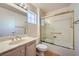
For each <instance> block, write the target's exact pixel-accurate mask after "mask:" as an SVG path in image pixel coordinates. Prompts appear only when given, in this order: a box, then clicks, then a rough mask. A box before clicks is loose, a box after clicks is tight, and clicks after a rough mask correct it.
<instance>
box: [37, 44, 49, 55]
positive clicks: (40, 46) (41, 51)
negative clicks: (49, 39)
mask: <svg viewBox="0 0 79 59" xmlns="http://www.w3.org/2000/svg"><path fill="white" fill-rule="evenodd" d="M36 48H37V55H39V56H44V52H45V51H47V45H44V44H38V45H37V46H36Z"/></svg>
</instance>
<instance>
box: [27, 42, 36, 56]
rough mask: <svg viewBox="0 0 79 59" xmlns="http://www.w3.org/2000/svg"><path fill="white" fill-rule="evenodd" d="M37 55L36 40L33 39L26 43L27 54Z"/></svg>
mask: <svg viewBox="0 0 79 59" xmlns="http://www.w3.org/2000/svg"><path fill="white" fill-rule="evenodd" d="M35 55H36V43H35V41H33V42H30V43H28V44H27V45H26V56H35Z"/></svg>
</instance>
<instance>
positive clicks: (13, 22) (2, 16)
mask: <svg viewBox="0 0 79 59" xmlns="http://www.w3.org/2000/svg"><path fill="white" fill-rule="evenodd" d="M21 34H26V15H23V14H20V13H17V12H14V11H12V10H9V9H7V8H3V7H0V37H5V36H13V35H21Z"/></svg>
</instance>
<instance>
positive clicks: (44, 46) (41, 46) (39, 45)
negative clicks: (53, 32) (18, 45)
mask: <svg viewBox="0 0 79 59" xmlns="http://www.w3.org/2000/svg"><path fill="white" fill-rule="evenodd" d="M36 48H40V49H47V46H46V45H44V44H38V45H37V46H36Z"/></svg>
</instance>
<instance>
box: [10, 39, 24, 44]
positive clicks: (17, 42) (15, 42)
mask: <svg viewBox="0 0 79 59" xmlns="http://www.w3.org/2000/svg"><path fill="white" fill-rule="evenodd" d="M23 41H25V40H16V41H12V42H10V43H9V45H16V44H19V43H21V42H23Z"/></svg>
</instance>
